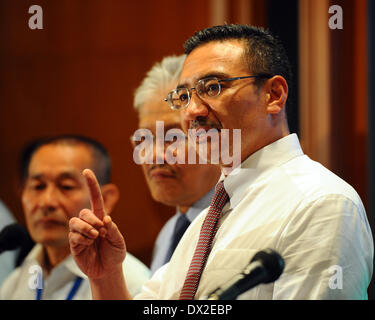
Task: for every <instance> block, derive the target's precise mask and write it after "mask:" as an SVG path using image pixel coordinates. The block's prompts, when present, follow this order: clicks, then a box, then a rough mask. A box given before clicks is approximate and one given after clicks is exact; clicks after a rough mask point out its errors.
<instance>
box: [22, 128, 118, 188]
mask: <svg viewBox="0 0 375 320" xmlns="http://www.w3.org/2000/svg"><path fill="white" fill-rule="evenodd" d="M79 144H81V145H84V146H86V147H87V148H88V149H89V150H91V152H92V168H91V169H92V170H93V171H94V173H95V175H96V177H97V179H98V182H99V184H100V185H104V184H107V183H109V182H110V180H111V171H112V165H111V158H110V157H109V154H108V151H107V149H106V148H105V147H104V146H103V145H102V144H101V143H99V142H98V141H96V140H94V139H92V138H89V137H85V136H81V135H73V134H66V135H58V136H48V137H41V138H37V139H34V140H32V141H30V142H28V143H27V144H26V145H25V146H24V148H23V149H22V151H21V156H20V169H19V174H20V182H21V185H22V186H23V185H24V183H25V181H26V180H27V178H28V176H29V165H30V162H31V159H32V157H33V155H34V154H35V152H36V151H38V150H39V149H40V148H41V147H43V146H46V145H69V146H75V145H79Z"/></svg>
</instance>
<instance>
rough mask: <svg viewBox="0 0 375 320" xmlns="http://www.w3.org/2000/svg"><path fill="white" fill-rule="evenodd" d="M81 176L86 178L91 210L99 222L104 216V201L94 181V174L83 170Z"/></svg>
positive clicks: (95, 180) (96, 181)
mask: <svg viewBox="0 0 375 320" xmlns="http://www.w3.org/2000/svg"><path fill="white" fill-rule="evenodd" d="M82 174H83V176H84V177H85V178H86V181H87V185H88V187H89V190H90V201H91V209H92V211H93V212H94V214H95V215H96V216H97V217H98V218H99V219H100V220H103V218H104V216H105V215H106V214H105V211H104V201H103V196H102V192H101V190H100V186H99V183H98V180H97V179H96V176H95V174H94V172H92V170H90V169H85V170H83V171H82Z"/></svg>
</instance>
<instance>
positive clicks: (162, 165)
mask: <svg viewBox="0 0 375 320" xmlns="http://www.w3.org/2000/svg"><path fill="white" fill-rule="evenodd" d="M154 169H166V170H168V171H169V172H170V173H172V174H173V175H176V171H175V170H174V169H173V168H172V167H171V166H169V165H168V164H166V163H161V164H153V165H151V166H150V168H148V170H147V173H148V174H150V173H151V171H152V170H154Z"/></svg>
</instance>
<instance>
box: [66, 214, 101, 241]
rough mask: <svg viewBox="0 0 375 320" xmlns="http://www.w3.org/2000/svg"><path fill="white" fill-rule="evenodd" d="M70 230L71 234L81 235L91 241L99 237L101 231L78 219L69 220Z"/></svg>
mask: <svg viewBox="0 0 375 320" xmlns="http://www.w3.org/2000/svg"><path fill="white" fill-rule="evenodd" d="M69 229H70V232H73V233H77V234H81V235H82V236H84V237H86V238H90V239H96V238H97V237H98V235H99V231H98V230H96V229H95V228H94V227H93V226H92V225H91V224H89V223H87V222H85V221H83V220H82V219H80V218H76V217H74V218H71V219H70V220H69Z"/></svg>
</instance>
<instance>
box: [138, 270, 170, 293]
mask: <svg viewBox="0 0 375 320" xmlns="http://www.w3.org/2000/svg"><path fill="white" fill-rule="evenodd" d="M168 265H169V263H167V264H165V265H163V266H162V267H160V268H159V269H158V270H156V272H155V273H154V274H153V276H152V278H151V279H150V280H148V281H147V282H146V283H145V284H144V285H143V287H142V291H141V292H140V293H139V294H138V295H136V296H135V297H134V299H135V300H160V299H161V298H160V295H159V292H160V287H161V284H162V282H163V279H164V278H165V273H166V270H167V268H168Z"/></svg>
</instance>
